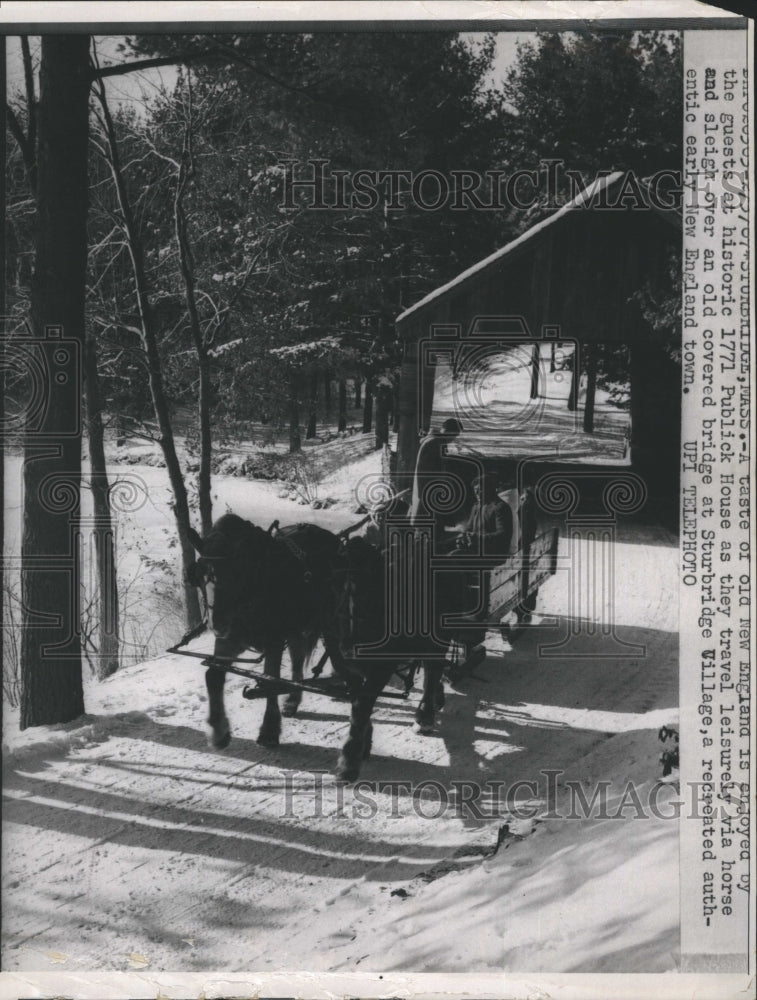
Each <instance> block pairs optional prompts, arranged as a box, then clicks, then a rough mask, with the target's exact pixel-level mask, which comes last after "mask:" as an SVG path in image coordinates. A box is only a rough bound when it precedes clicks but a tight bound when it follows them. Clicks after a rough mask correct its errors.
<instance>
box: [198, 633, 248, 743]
mask: <svg viewBox="0 0 757 1000" xmlns="http://www.w3.org/2000/svg"><path fill="white" fill-rule="evenodd" d="M240 652H241V647H239V646H236V645H230V644H229V642H228V641H227V640H225V639H216V641H215V646H214V648H213V656H223V657H229V658H233V657H235V656H237V655H238V654H239V653H240ZM225 684H226V671H225V670H221V669H219V668H218V667H208V669H207V670H206V671H205V686H206V688H207V689H208V725H209V726H210V729H211V733H210V736H209V738H208V742H209V743H210V744H211V746H214V747H215V748H216V749H217V750H224V749H225V748H226V747H227V746H228V745H229V743H230V742H231V726H230V725H229V720H228V719H227V717H226V708H225V706H224V701H223V689H224V685H225Z"/></svg>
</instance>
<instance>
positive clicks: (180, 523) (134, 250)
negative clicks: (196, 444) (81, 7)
mask: <svg viewBox="0 0 757 1000" xmlns="http://www.w3.org/2000/svg"><path fill="white" fill-rule="evenodd" d="M98 97H99V99H100V104H101V106H102V109H103V118H104V121H105V127H106V132H107V140H108V149H109V153H110V161H109V165H110V168H111V173H112V176H113V182H114V185H115V188H116V195H117V198H118V206H119V209H120V212H121V217H122V219H123V229H124V235H125V237H126V244H127V247H128V251H129V257H130V259H131V265H132V271H133V274H134V288H135V292H136V298H137V309H138V312H139V321H140V332H141V337H142V347H143V349H144V352H145V356H146V359H147V375H148V381H149V385H150V396H151V398H152V405H153V409H154V411H155V418H156V420H157V422H158V427H159V428H160V447H161V449H162V451H163V457H164V459H165V462H166V471H167V472H168V478H169V481H170V484H171V491H172V493H173V511H174V517H175V518H176V526H177V528H178V532H179V544H180V546H181V557H182V565H183V569H184V574H183V577H184V580H183V583H184V602H185V611H186V620H187V624H188V626H189V627H190V628H193V627H194V626H195V625H197V624H198V623H199V622H200V621H201V620H202V614H201V612H200V601H199V598H198V595H197V588H196V587H195V586H194V584H192V583H190V579H191V576H190V570H191V568H192V566H193V565H194V562H195V551H194V546H193V545H192V542H191V540H190V537H189V529H190V527H191V524H192V522H191V518H190V516H189V500H188V498H187V488H186V485H185V483H184V476H183V474H182V471H181V465H180V463H179V457H178V455H177V453H176V443H175V441H174V436H173V427H172V425H171V413H170V409H169V406H168V399H167V397H166V391H165V386H164V384H163V369H162V365H161V361H160V351H159V350H158V338H157V331H156V329H155V321H154V318H153V311H152V306H151V303H150V299H149V295H148V291H147V289H148V284H147V277H146V274H145V268H144V259H143V254H142V244H141V242H140V239H139V233H138V232H137V229H136V226H135V223H134V216H133V213H132V210H131V204H130V202H129V198H128V194H127V191H126V185H125V183H124V179H123V174H122V172H121V164H120V158H119V154H118V144H117V141H116V136H115V131H114V128H113V121H112V119H111V116H110V110H109V108H108V103H107V100H106V97H105V90H104V87H103V86H102V84H101V87H100V91H99V94H98Z"/></svg>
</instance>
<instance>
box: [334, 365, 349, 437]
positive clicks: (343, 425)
mask: <svg viewBox="0 0 757 1000" xmlns="http://www.w3.org/2000/svg"><path fill="white" fill-rule="evenodd" d="M336 429H337V430H338V431H345V430H347V383H346V382H345V381H344V379H343V378H340V379H339V422H338V423H337V425H336Z"/></svg>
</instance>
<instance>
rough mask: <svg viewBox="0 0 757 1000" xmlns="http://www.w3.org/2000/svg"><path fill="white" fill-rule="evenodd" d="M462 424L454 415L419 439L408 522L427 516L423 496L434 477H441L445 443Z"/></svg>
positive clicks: (448, 442) (459, 430) (453, 436)
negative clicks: (438, 427)
mask: <svg viewBox="0 0 757 1000" xmlns="http://www.w3.org/2000/svg"><path fill="white" fill-rule="evenodd" d="M462 429H463V428H462V424H461V423H460V421H459V420H456V419H455V418H454V417H450V418H449V419H448V420H445V421H444V423H443V424H442V426H441V429H439V430H436V429H435V430H432V431H431V432H430V433H429V434H427V435H426V437H425V438H424V439H423V440H422V441H421V444H420V447H419V449H418V456H417V458H416V460H415V475H414V477H413V496H412V501H411V503H410V523H411V524H413V525H414V524H416V523H417V521H418V519H419V518H422V517H427V516H428V515H429V511H428V509H427V507H426V505H425V503H424V501H423V496H424V493H425V491H426V489H428V487H429V486H432V485H433V483H434V480H435V479H439V480H440V479H441V474H442V473H443V471H444V458H445V457H446V454H447V445H448V444H450V443H451V442H452V441H454V440H455V438H456V437H457V436H458V435H459V434H460V432H461V430H462Z"/></svg>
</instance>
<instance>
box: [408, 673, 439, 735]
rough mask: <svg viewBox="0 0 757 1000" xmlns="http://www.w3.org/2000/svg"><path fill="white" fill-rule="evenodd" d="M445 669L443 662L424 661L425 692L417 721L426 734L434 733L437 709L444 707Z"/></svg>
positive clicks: (419, 728)
mask: <svg viewBox="0 0 757 1000" xmlns="http://www.w3.org/2000/svg"><path fill="white" fill-rule="evenodd" d="M443 670H444V665H443V664H441V663H432V662H430V661H428V660H424V661H423V694H422V695H421V700H420V703H419V704H418V708H417V709H416V710H415V721H416V723H417V725H418V731H419V732H421V733H423V734H424V735H428V734H430V733H433V731H434V723H435V721H436V711H437V709H440V708H443V707H444V684H443V682H442V672H443Z"/></svg>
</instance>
